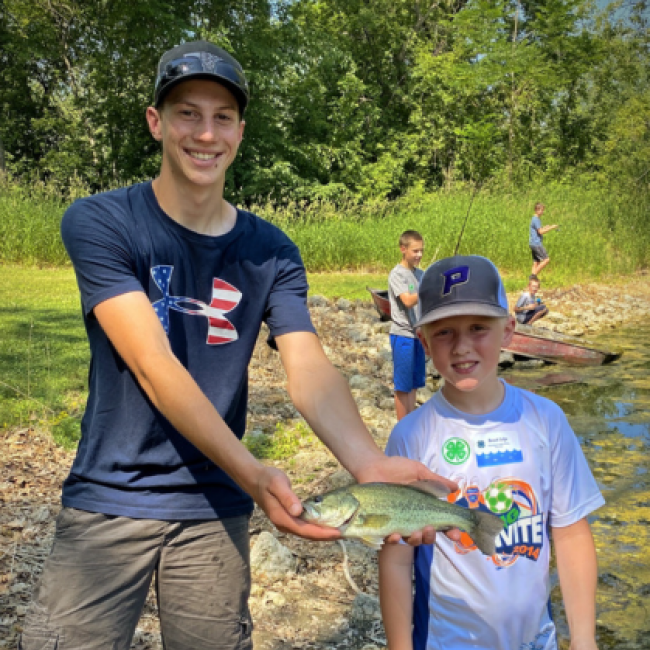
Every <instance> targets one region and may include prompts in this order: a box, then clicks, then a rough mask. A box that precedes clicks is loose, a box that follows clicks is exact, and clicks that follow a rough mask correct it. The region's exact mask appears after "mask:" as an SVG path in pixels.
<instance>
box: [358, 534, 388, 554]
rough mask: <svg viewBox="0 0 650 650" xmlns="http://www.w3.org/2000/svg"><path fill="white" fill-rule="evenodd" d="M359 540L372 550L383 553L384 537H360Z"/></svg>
mask: <svg viewBox="0 0 650 650" xmlns="http://www.w3.org/2000/svg"><path fill="white" fill-rule="evenodd" d="M359 539H360V540H361V541H362V542H363V543H364V544H365V545H366V546H370V548H373V549H375V551H381V547H382V546H383V544H384V538H383V537H359Z"/></svg>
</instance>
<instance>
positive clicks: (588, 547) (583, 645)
mask: <svg viewBox="0 0 650 650" xmlns="http://www.w3.org/2000/svg"><path fill="white" fill-rule="evenodd" d="M551 530H552V536H553V546H554V547H555V555H556V559H557V571H558V575H559V577H560V587H561V589H562V598H563V600H564V607H565V610H566V616H567V621H568V623H569V632H570V635H571V650H597V645H596V584H597V581H598V564H597V559H596V547H595V545H594V539H593V537H592V534H591V528H590V527H589V522H588V521H587V520H586V519H580V520H579V521H577V522H576V523H575V524H571V525H570V526H566V527H563V528H552V529H551Z"/></svg>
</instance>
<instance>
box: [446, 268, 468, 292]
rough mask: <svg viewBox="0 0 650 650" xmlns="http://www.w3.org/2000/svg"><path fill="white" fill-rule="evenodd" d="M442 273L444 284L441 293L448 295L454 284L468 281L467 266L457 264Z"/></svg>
mask: <svg viewBox="0 0 650 650" xmlns="http://www.w3.org/2000/svg"><path fill="white" fill-rule="evenodd" d="M443 275H444V276H445V286H444V287H443V289H442V295H443V296H448V295H449V294H450V293H451V290H452V289H453V288H454V287H455V286H456V285H458V284H465V283H466V282H468V281H469V266H457V267H456V268H454V269H449V271H445V272H444V273H443Z"/></svg>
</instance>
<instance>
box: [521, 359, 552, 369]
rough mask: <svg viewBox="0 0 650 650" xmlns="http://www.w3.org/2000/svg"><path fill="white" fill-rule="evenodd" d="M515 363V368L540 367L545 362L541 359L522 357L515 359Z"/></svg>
mask: <svg viewBox="0 0 650 650" xmlns="http://www.w3.org/2000/svg"><path fill="white" fill-rule="evenodd" d="M515 365H516V366H517V368H541V367H542V366H544V365H546V363H545V362H544V361H543V360H542V359H524V360H522V361H516V363H515Z"/></svg>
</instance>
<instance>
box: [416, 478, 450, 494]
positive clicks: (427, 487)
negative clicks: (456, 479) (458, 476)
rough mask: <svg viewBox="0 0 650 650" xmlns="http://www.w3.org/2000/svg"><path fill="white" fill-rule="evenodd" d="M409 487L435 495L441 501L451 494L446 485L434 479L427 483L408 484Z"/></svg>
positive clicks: (428, 480)
mask: <svg viewBox="0 0 650 650" xmlns="http://www.w3.org/2000/svg"><path fill="white" fill-rule="evenodd" d="M407 485H408V487H412V488H415V489H416V490H420V492H427V493H428V494H433V496H434V497H438V498H439V499H446V498H447V495H448V494H449V493H450V492H451V490H450V489H449V488H448V487H447V484H446V483H443V482H442V481H436V480H433V479H427V480H426V481H415V482H414V483H407Z"/></svg>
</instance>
